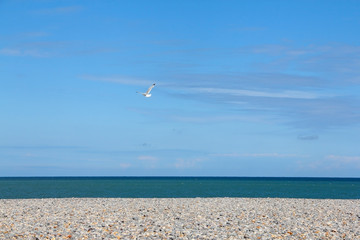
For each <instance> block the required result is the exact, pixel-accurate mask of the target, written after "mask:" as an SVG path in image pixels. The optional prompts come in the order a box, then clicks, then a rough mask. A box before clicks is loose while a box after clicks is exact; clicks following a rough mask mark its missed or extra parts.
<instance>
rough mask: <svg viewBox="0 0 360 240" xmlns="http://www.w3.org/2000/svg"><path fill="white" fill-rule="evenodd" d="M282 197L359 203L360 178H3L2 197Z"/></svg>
mask: <svg viewBox="0 0 360 240" xmlns="http://www.w3.org/2000/svg"><path fill="white" fill-rule="evenodd" d="M70 197H105V198H119V197H122V198H153V197H156V198H182V197H190V198H193V197H253V198H264V197H271V198H274V197H281V198H331V199H360V178H260V177H259V178H251V177H22V178H12V177H11V178H0V199H15V198H70Z"/></svg>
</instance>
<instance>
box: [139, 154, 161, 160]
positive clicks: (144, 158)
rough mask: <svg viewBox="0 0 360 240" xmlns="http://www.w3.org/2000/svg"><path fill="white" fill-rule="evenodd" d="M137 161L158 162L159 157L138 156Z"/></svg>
mask: <svg viewBox="0 0 360 240" xmlns="http://www.w3.org/2000/svg"><path fill="white" fill-rule="evenodd" d="M137 159H138V160H143V161H157V160H158V158H157V157H154V156H149V155H141V156H138V158H137Z"/></svg>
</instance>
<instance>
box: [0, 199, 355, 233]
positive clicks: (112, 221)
mask: <svg viewBox="0 0 360 240" xmlns="http://www.w3.org/2000/svg"><path fill="white" fill-rule="evenodd" d="M359 226H360V200H330V199H322V200H315V199H280V198H277V199H275V198H274V199H272V198H253V199H251V198H178V199H171V198H153V199H150V198H149V199H141V198H137V199H130V198H127V199H123V198H91V199H86V198H68V199H17V200H15V199H13V200H6V199H0V239H360V227H359Z"/></svg>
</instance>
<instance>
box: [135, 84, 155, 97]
mask: <svg viewBox="0 0 360 240" xmlns="http://www.w3.org/2000/svg"><path fill="white" fill-rule="evenodd" d="M153 87H155V83H154V84H153V85H151V86H150V87H149V89H148V90H147V91H146V92H144V93H141V92H137V93H140V94H141V95H143V96H144V97H151V94H150V92H151V89H153Z"/></svg>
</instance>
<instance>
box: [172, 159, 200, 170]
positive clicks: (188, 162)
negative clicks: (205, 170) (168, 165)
mask: <svg viewBox="0 0 360 240" xmlns="http://www.w3.org/2000/svg"><path fill="white" fill-rule="evenodd" d="M204 160H205V159H204V158H190V159H184V158H178V159H176V162H175V164H174V166H175V168H177V169H184V168H196V167H199V165H198V163H200V162H202V161H204Z"/></svg>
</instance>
